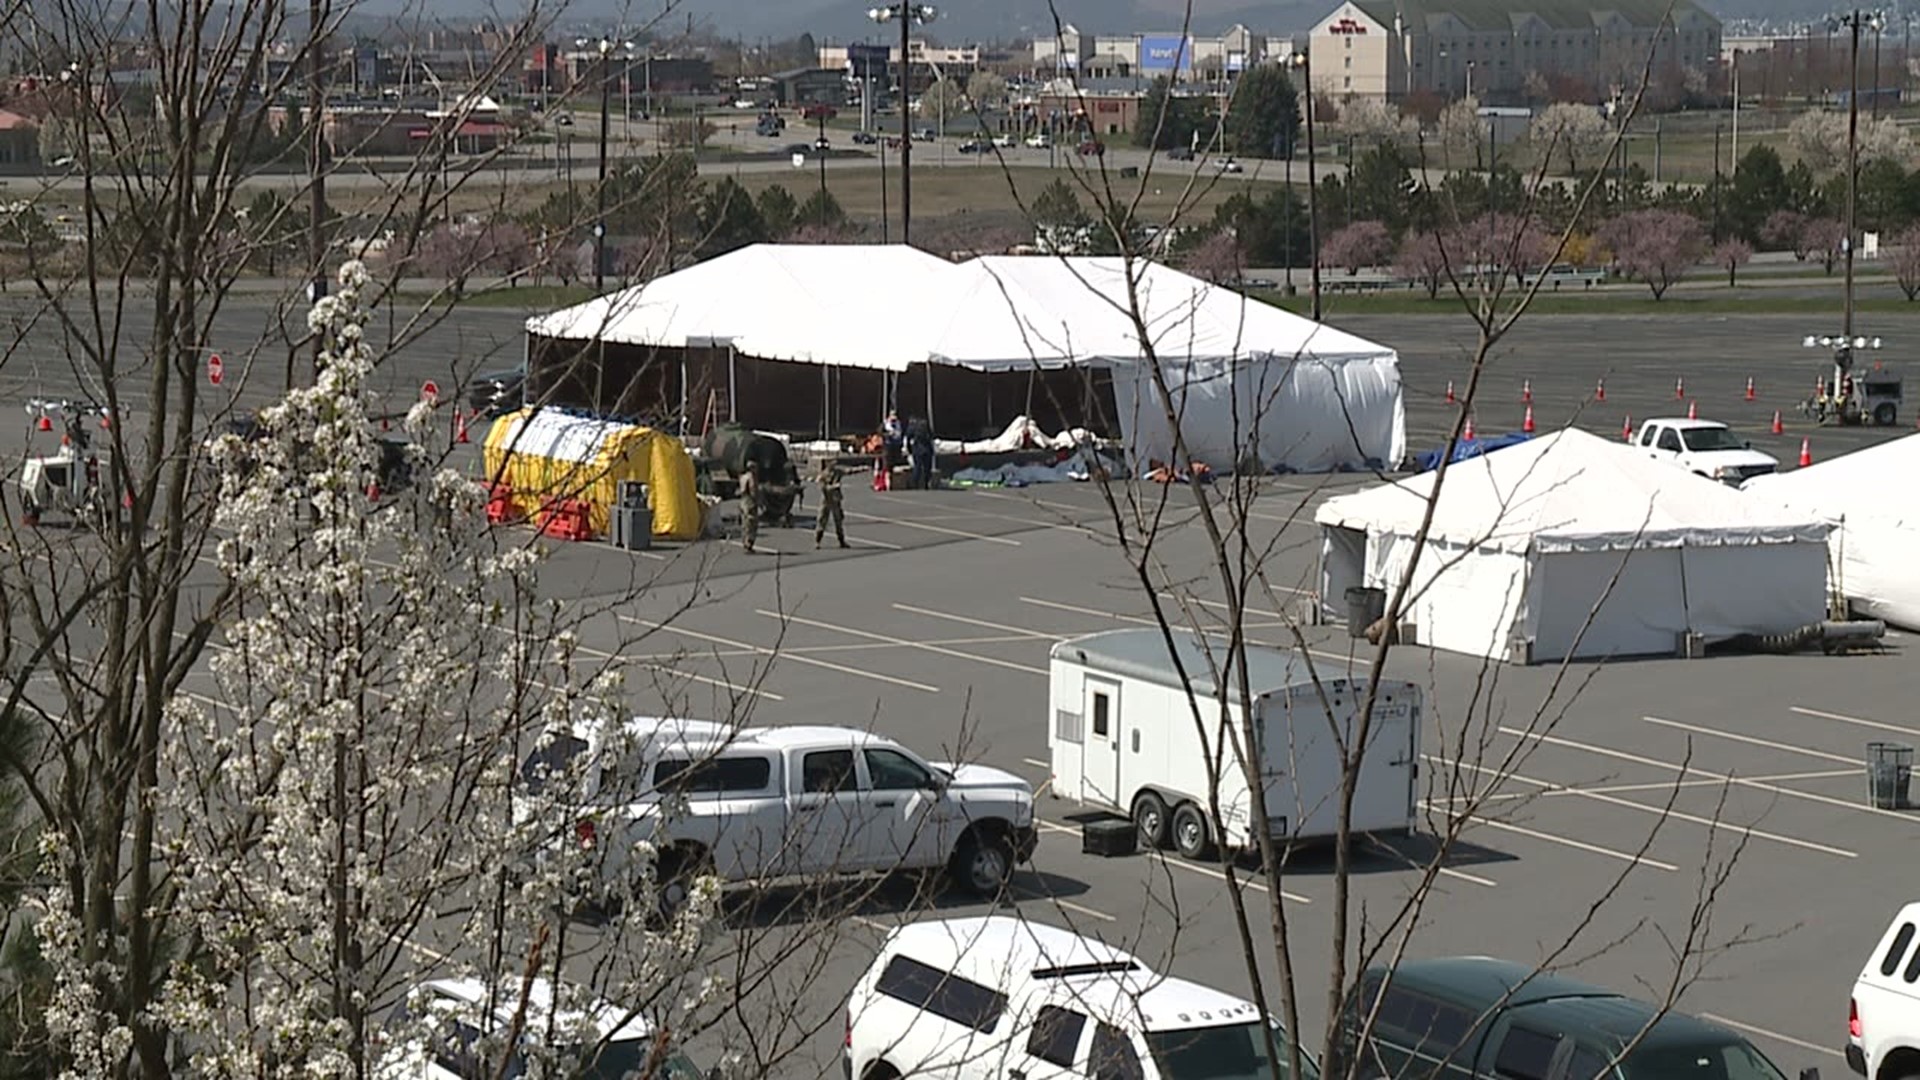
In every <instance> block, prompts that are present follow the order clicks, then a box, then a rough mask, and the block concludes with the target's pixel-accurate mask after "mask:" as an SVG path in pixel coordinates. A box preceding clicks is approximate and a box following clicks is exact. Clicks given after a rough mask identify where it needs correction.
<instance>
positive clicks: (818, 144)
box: [813, 135, 833, 154]
mask: <svg viewBox="0 0 1920 1080" xmlns="http://www.w3.org/2000/svg"><path fill="white" fill-rule="evenodd" d="M813 148H814V149H815V150H818V151H820V152H821V153H823V154H824V153H826V152H828V151H830V150H832V149H833V140H832V139H829V138H827V137H826V136H825V135H822V136H820V137H819V138H817V139H815V140H813Z"/></svg>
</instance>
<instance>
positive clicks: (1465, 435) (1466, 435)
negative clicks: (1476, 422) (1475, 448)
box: [1460, 413, 1473, 442]
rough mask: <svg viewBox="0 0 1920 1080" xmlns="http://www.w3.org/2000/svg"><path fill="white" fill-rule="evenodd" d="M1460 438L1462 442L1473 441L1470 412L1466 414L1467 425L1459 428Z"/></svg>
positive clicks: (1471, 415)
mask: <svg viewBox="0 0 1920 1080" xmlns="http://www.w3.org/2000/svg"><path fill="white" fill-rule="evenodd" d="M1460 439H1461V441H1462V442H1472V441H1473V414H1472V413H1468V414H1467V426H1466V427H1464V428H1462V429H1460Z"/></svg>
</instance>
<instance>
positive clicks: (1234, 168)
mask: <svg viewBox="0 0 1920 1080" xmlns="http://www.w3.org/2000/svg"><path fill="white" fill-rule="evenodd" d="M1220 171H1221V172H1223V173H1237V172H1245V171H1246V170H1244V169H1242V168H1241V167H1240V163H1239V162H1237V161H1235V160H1233V159H1232V158H1222V159H1221V160H1220Z"/></svg>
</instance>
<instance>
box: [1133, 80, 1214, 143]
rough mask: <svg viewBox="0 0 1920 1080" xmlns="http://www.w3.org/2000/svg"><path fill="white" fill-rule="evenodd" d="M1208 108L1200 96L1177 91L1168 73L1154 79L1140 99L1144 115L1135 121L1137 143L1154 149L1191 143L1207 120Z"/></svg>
mask: <svg viewBox="0 0 1920 1080" xmlns="http://www.w3.org/2000/svg"><path fill="white" fill-rule="evenodd" d="M1206 120H1207V111H1206V105H1205V103H1204V102H1202V101H1200V100H1199V99H1198V98H1191V97H1185V96H1183V95H1180V94H1176V93H1174V92H1173V84H1172V83H1170V82H1169V81H1168V80H1167V78H1166V76H1164V75H1163V76H1161V77H1160V78H1158V79H1155V80H1153V85H1152V86H1149V87H1147V92H1146V94H1145V95H1143V96H1142V97H1141V98H1140V117H1139V119H1138V120H1136V121H1135V122H1134V127H1133V144H1134V145H1135V146H1144V147H1149V148H1151V149H1154V150H1170V149H1172V148H1174V147H1176V146H1191V145H1193V142H1194V137H1195V133H1196V132H1198V131H1199V130H1200V128H1201V127H1202V126H1203V125H1204V124H1205V123H1206Z"/></svg>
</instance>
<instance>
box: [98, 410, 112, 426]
mask: <svg viewBox="0 0 1920 1080" xmlns="http://www.w3.org/2000/svg"><path fill="white" fill-rule="evenodd" d="M100 430H101V431H112V430H113V414H112V413H110V412H108V411H107V410H105V409H101V410H100Z"/></svg>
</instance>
